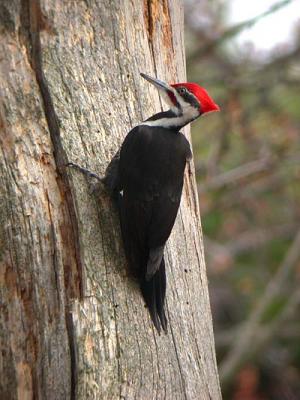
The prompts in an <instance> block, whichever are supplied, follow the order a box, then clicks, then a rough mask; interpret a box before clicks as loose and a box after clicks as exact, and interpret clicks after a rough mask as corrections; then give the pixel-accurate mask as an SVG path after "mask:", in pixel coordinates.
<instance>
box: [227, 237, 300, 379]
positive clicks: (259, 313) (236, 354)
mask: <svg viewBox="0 0 300 400" xmlns="http://www.w3.org/2000/svg"><path fill="white" fill-rule="evenodd" d="M299 257H300V230H299V231H298V233H297V235H296V237H295V239H294V241H293V243H292V245H291V246H290V248H289V250H288V252H287V255H286V257H285V259H284V260H283V262H282V264H281V265H280V266H279V268H278V270H277V272H276V274H275V275H274V277H273V279H272V280H271V281H270V282H269V284H268V285H267V287H266V289H265V293H264V294H263V296H262V297H261V299H260V301H259V303H258V304H257V306H256V308H255V309H254V310H253V312H252V314H251V315H250V317H249V318H248V320H247V321H246V322H245V324H244V325H243V327H242V328H241V329H240V330H239V334H238V336H237V337H236V340H235V341H234V347H233V348H232V350H231V351H230V352H229V354H228V356H227V357H226V358H225V359H224V360H223V362H222V363H221V365H220V377H221V380H222V382H223V384H224V385H226V384H227V383H228V381H229V379H230V377H231V376H232V375H233V374H234V373H235V371H236V370H237V369H238V368H239V366H240V365H241V364H242V363H243V362H244V360H246V359H247V358H249V356H250V354H251V355H252V354H253V349H254V348H255V347H256V348H257V347H259V345H261V343H259V341H258V339H257V336H256V332H257V331H258V329H259V327H260V325H261V323H262V322H261V320H262V318H263V316H264V314H265V312H266V310H267V309H268V308H269V306H270V305H271V303H272V301H273V300H274V299H275V298H276V297H277V296H278V294H279V293H280V292H281V289H282V287H283V285H284V283H285V282H286V281H287V279H288V278H289V276H290V275H291V272H292V271H293V268H294V267H295V264H296V262H297V260H298V259H299ZM298 301H299V291H296V294H293V295H292V296H291V298H290V300H289V302H288V304H287V306H286V307H285V312H287V311H289V309H290V308H291V307H295V304H298ZM284 315H285V313H282V314H281V317H282V316H284ZM276 327H278V321H277V320H276V321H274V322H273V324H271V327H270V329H272V332H273V330H274V329H275V328H276ZM269 335H270V330H269V331H268V334H266V335H265V337H264V339H263V340H266V338H267V337H268V336H269Z"/></svg>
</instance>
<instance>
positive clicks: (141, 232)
mask: <svg viewBox="0 0 300 400" xmlns="http://www.w3.org/2000/svg"><path fill="white" fill-rule="evenodd" d="M188 157H190V147H189V144H188V142H187V140H186V139H185V138H184V136H183V135H182V134H181V133H179V132H173V131H170V130H166V129H161V128H157V129H153V128H151V129H150V128H149V127H146V126H141V127H137V128H135V129H133V130H132V131H131V132H130V133H129V134H128V136H127V137H126V139H125V141H124V143H123V145H122V148H121V153H120V165H119V172H120V185H121V186H122V188H123V197H122V201H121V203H122V204H121V226H122V236H123V240H124V245H125V251H126V255H127V258H128V260H129V263H130V266H131V268H133V270H134V271H135V273H136V274H138V276H139V278H140V282H141V290H142V294H143V296H144V299H145V301H146V304H147V306H148V308H149V311H150V314H151V317H152V320H153V322H154V325H155V326H156V328H157V329H158V331H159V330H160V324H161V325H162V327H163V329H164V330H166V327H167V321H166V317H165V313H164V300H165V290H166V276H165V263H164V258H163V252H164V246H165V243H166V241H167V239H168V237H169V236H170V233H171V231H172V228H173V225H174V222H175V219H176V215H177V212H178V207H179V204H180V198H181V192H182V185H183V174H184V167H185V164H186V159H187V158H188Z"/></svg>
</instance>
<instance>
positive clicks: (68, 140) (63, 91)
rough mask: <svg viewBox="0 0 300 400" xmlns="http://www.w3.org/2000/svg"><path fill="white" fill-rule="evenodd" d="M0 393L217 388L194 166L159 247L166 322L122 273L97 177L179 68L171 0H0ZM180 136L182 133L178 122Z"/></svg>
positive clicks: (79, 395) (182, 393)
mask: <svg viewBox="0 0 300 400" xmlns="http://www.w3.org/2000/svg"><path fill="white" fill-rule="evenodd" d="M0 22H1V38H0V52H1V60H0V87H1V101H0V126H1V135H0V147H1V158H0V161H1V164H0V179H1V187H0V190H1V202H0V221H1V225H0V246H1V253H0V262H1V265H0V266H1V269H0V295H1V299H0V301H1V303H0V308H1V315H0V321H1V326H0V328H1V330H0V347H1V352H0V398H1V399H2V398H3V399H22V400H27V399H32V398H35V399H67V398H71V399H75V398H76V399H108V400H111V399H122V398H124V399H125V398H126V399H172V400H173V399H214V400H217V399H220V398H221V394H220V389H219V381H218V373H217V369H216V360H215V350H214V339H213V331H212V321H211V313H210V305H209V298H208V291H207V278H206V272H205V262H204V255H203V245H202V234H201V226H200V216H199V208H198V200H197V192H196V185H195V177H194V166H193V165H192V164H191V165H190V167H189V171H187V172H186V177H185V186H184V192H183V196H182V201H181V207H180V211H179V214H178V217H177V220H176V224H175V227H174V230H173V232H172V235H171V238H170V239H169V242H168V246H167V250H166V261H167V280H168V288H167V316H168V319H169V333H168V335H161V336H158V335H157V333H156V332H155V330H154V328H153V326H152V324H151V321H150V318H149V315H148V312H147V310H146V309H145V307H144V304H143V301H142V298H141V295H140V292H139V289H138V285H137V283H136V282H134V281H133V279H132V278H131V277H130V276H129V275H128V273H127V269H126V261H125V258H124V252H123V247H122V241H121V238H120V229H119V223H118V218H117V215H116V212H115V210H114V208H113V205H112V203H111V201H110V198H109V196H108V194H106V193H105V192H104V191H102V192H100V193H98V194H97V196H96V195H91V194H90V191H89V185H88V184H87V181H86V180H85V178H84V177H83V176H82V175H80V174H79V173H78V172H77V171H73V170H72V171H71V170H68V169H67V168H66V167H65V163H66V162H67V161H73V162H76V163H78V164H80V165H83V166H85V167H88V168H89V169H91V170H93V171H95V172H97V173H98V174H99V175H103V174H104V171H105V168H106V167H107V165H108V163H109V161H110V159H111V157H112V156H113V155H114V153H115V152H116V151H117V149H118V148H119V146H120V144H121V143H122V141H123V139H124V137H125V135H126V133H127V132H128V131H129V130H130V128H131V127H133V126H134V125H135V124H136V123H138V122H139V121H141V120H142V119H145V118H146V117H147V116H150V115H151V114H153V113H154V112H157V111H158V110H159V109H160V107H161V104H160V100H159V97H158V94H157V93H156V91H155V89H154V88H152V87H150V85H149V84H148V83H147V82H145V81H143V80H142V79H141V78H140V76H139V72H142V71H143V72H146V73H148V74H149V75H152V76H158V77H160V78H162V79H166V80H167V81H182V80H185V65H184V46H183V37H182V35H183V10H182V5H181V3H180V2H179V0H174V1H172V2H171V1H170V2H168V1H167V0H160V1H158V0H148V1H138V0H131V1H130V0H125V1H118V0H113V1H108V0H107V1H104V0H103V1H101V0H94V1H92V0H86V1H83V0H82V1H81V0H78V1H67V0H65V1H62V0H41V2H40V3H39V2H38V1H35V0H10V1H8V0H4V1H2V2H1V4H0ZM185 133H186V134H187V136H188V138H190V136H189V132H188V131H186V132H185Z"/></svg>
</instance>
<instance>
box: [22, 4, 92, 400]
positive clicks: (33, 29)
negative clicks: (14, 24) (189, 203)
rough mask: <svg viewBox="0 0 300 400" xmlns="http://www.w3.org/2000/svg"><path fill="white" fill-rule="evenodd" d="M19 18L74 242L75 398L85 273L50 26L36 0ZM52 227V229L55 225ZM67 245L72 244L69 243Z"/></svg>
mask: <svg viewBox="0 0 300 400" xmlns="http://www.w3.org/2000/svg"><path fill="white" fill-rule="evenodd" d="M20 20H21V29H20V31H21V33H23V35H24V37H22V39H23V40H24V38H25V45H26V49H27V56H28V60H29V63H30V65H31V67H32V69H33V71H34V73H35V76H36V81H37V84H38V87H39V90H40V94H41V97H42V101H43V108H44V113H45V118H46V122H47V125H48V129H49V133H50V138H51V142H52V146H53V157H54V161H55V165H56V170H57V174H58V176H57V184H58V187H59V190H60V193H61V196H62V199H64V200H65V204H66V210H67V220H66V221H64V224H65V225H66V228H67V230H68V231H69V233H70V235H66V236H70V237H71V242H67V243H66V245H70V243H72V244H73V246H74V250H72V251H74V253H73V259H74V261H75V271H72V266H68V265H66V263H64V265H63V267H64V280H65V290H66V292H65V293H66V300H65V301H66V303H65V304H66V306H65V321H66V330H67V335H68V342H69V351H70V370H71V388H70V390H71V399H73V400H74V399H75V398H76V381H77V357H76V345H75V335H74V325H73V319H72V313H71V311H70V309H69V299H70V298H72V297H73V298H74V297H75V298H79V299H80V300H81V299H82V298H83V296H84V293H83V291H84V289H83V288H84V279H83V278H84V277H83V266H82V261H81V254H80V242H79V228H78V221H77V216H76V210H75V205H74V201H73V197H72V192H71V187H70V182H69V179H68V175H67V171H66V164H67V156H66V153H65V151H64V149H63V146H62V143H61V136H60V127H59V121H58V117H57V115H56V112H55V108H54V105H53V101H52V97H51V94H50V90H49V87H48V83H47V80H46V78H45V75H44V71H43V66H42V49H41V41H40V31H41V30H43V29H46V30H47V31H49V30H51V28H49V24H48V21H47V18H46V17H45V16H44V15H43V14H42V11H41V7H40V1H39V0H21V16H20ZM51 222H52V221H51ZM52 228H53V229H54V227H52ZM66 247H67V246H66ZM70 248H72V247H71V246H70ZM55 273H56V274H57V271H55ZM70 277H71V279H70ZM56 279H57V278H56ZM56 283H57V282H56Z"/></svg>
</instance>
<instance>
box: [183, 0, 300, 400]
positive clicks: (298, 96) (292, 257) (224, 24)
mask: <svg viewBox="0 0 300 400" xmlns="http://www.w3.org/2000/svg"><path fill="white" fill-rule="evenodd" d="M184 3H185V19H186V33H185V38H186V52H187V71H188V80H189V81H192V82H193V81H194V82H197V83H200V85H202V86H204V87H205V88H207V90H208V91H209V93H210V94H211V95H212V97H213V98H214V99H215V100H216V102H217V103H218V104H219V105H220V107H221V112H220V113H218V114H214V115H208V116H206V117H203V118H200V120H198V121H197V122H195V123H194V124H193V127H192V136H193V147H194V160H195V165H196V170H197V180H198V190H199V198H200V207H201V217H202V227H203V232H204V240H205V251H206V260H207V270H208V277H209V288H210V297H211V304H212V312H213V320H214V330H215V339H216V349H217V359H218V365H219V371H220V379H221V386H222V392H223V396H224V399H225V400H269V399H271V400H273V399H274V400H299V399H300V307H299V303H300V290H299V280H300V224H299V221H300V184H299V180H300V0H285V1H282V0H281V1H279V0H277V1H276V0H273V1H272V0H260V1H251V2H247V1H245V0H244V1H242V0H201V1H200V0H185V1H184Z"/></svg>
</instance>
